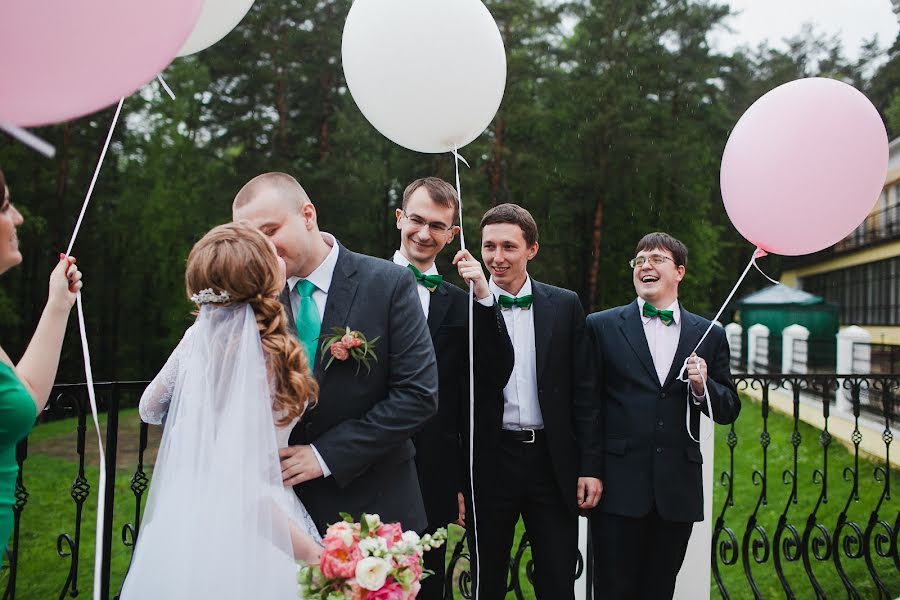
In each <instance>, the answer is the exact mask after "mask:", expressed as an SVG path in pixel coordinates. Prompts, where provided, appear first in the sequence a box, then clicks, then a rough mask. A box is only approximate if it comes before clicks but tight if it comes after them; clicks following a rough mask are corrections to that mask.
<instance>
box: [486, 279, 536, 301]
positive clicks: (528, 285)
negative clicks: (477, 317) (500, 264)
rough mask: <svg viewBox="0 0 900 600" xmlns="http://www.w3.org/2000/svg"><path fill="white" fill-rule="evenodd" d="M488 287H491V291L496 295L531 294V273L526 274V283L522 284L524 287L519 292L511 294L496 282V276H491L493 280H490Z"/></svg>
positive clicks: (515, 296)
mask: <svg viewBox="0 0 900 600" xmlns="http://www.w3.org/2000/svg"><path fill="white" fill-rule="evenodd" d="M488 287H490V289H491V293H492V294H493V295H494V297H499V296H501V295H502V296H512V297H513V298H521V297H522V296H530V295H531V275H528V274H527V273H526V274H525V285H523V286H522V289H521V290H519V293H518V294H510V293H509V292H507V291H506V290H504V289H503V288H502V287H500V286H499V285H497V284H496V283H494V278H493V277H491V280H490V281H489V282H488Z"/></svg>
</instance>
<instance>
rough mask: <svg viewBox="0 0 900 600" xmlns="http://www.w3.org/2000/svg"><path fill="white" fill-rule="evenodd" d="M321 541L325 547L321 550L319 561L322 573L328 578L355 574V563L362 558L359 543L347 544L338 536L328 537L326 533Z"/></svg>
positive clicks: (344, 577) (347, 577)
mask: <svg viewBox="0 0 900 600" xmlns="http://www.w3.org/2000/svg"><path fill="white" fill-rule="evenodd" d="M323 542H324V544H325V549H324V550H323V551H322V558H321V559H320V561H319V567H320V568H321V569H322V575H324V576H325V577H326V578H328V579H334V578H336V577H340V578H341V579H350V578H352V577H353V576H354V575H355V574H356V563H358V562H359V561H360V559H361V558H362V553H361V552H360V551H359V545H358V544H357V543H356V542H353V543H352V544H350V545H349V546H348V545H347V544H346V543H345V541H344V540H343V539H341V538H340V537H337V536H336V537H328V536H327V535H326V536H325V539H324V540H323Z"/></svg>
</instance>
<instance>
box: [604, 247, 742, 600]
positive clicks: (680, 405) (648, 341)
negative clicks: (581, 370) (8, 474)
mask: <svg viewBox="0 0 900 600" xmlns="http://www.w3.org/2000/svg"><path fill="white" fill-rule="evenodd" d="M687 255H688V251H687V248H686V247H685V245H684V244H682V243H681V242H680V241H678V240H676V239H675V238H673V237H672V236H670V235H668V234H665V233H660V232H657V233H651V234H648V235H646V236H644V237H643V238H642V239H641V241H640V242H638V245H637V249H636V250H635V257H634V258H633V259H631V261H630V264H631V267H632V271H633V275H632V277H633V281H634V289H635V291H636V292H637V296H638V297H637V299H636V300H635V301H634V302H632V303H631V304H628V305H626V306H619V307H617V308H611V309H609V310H605V311H603V312H599V313H594V314H592V315H590V316H589V317H588V318H587V326H588V330H589V332H590V334H591V335H590V339H591V340H592V345H593V348H592V354H593V356H594V358H595V363H596V367H595V369H594V376H595V389H596V391H597V395H598V397H599V398H600V401H601V403H602V407H603V414H604V431H603V440H602V447H603V448H604V450H605V462H604V468H603V475H602V478H603V490H604V491H603V499H602V501H601V502H600V506H599V508H598V509H597V510H596V511H594V514H593V516H592V518H591V520H592V528H593V529H592V533H593V540H594V548H595V552H594V558H595V563H594V564H595V573H596V580H595V581H596V583H595V589H596V590H597V597H598V598H616V599H617V600H619V599H621V600H663V599H668V598H671V597H672V594H673V593H674V590H675V578H676V577H677V575H678V571H679V570H680V569H681V564H682V562H683V561H684V555H685V551H686V550H687V545H688V540H689V538H690V537H691V529H692V528H693V524H694V522H695V521H702V520H703V478H702V468H701V467H702V462H703V457H702V455H701V454H700V446H699V444H698V443H697V442H696V441H694V439H699V435H700V433H699V430H700V413H701V412H703V413H707V412H708V411H707V406H706V398H705V394H704V384H703V382H704V380H705V381H706V387H707V389H708V390H709V398H710V404H711V405H712V409H713V416H714V418H715V422H716V423H721V424H728V423H732V422H734V420H735V419H737V416H738V413H739V412H740V409H741V404H740V400H739V399H738V395H737V392H736V390H735V387H734V384H733V383H732V381H731V371H730V370H729V366H728V362H729V356H730V354H729V350H728V341H727V339H726V338H725V331H724V330H723V329H722V328H721V327H713V328H712V330H710V332H709V335H708V336H707V337H706V339H705V340H704V341H703V343H702V344H700V347H699V348H697V352H696V354H691V350H692V349H693V348H694V347H695V346H696V345H697V343H698V342H699V341H700V338H701V337H702V336H703V332H704V331H706V329H707V327H709V321H708V320H706V319H703V318H701V317H698V316H697V315H694V314H692V313H690V312H688V311H687V310H685V309H684V307H683V306H682V305H681V303H680V302H679V301H678V286H679V284H680V283H681V281H682V280H683V279H684V274H685V267H686V265H687ZM689 356H690V358H691V360H690V362H689V368H688V370H687V375H688V378H689V381H690V384H688V383H686V382H683V381H681V380H679V379H678V375H679V372H680V370H681V368H682V365H683V364H684V361H685V359H686V358H688V357H689ZM707 359H708V361H709V364H707ZM686 412H687V414H688V416H689V423H690V428H691V431H692V432H693V433H689V432H688V429H687V427H686V424H685V420H686V419H685V413H686ZM707 416H709V415H707ZM692 437H693V438H694V439H692Z"/></svg>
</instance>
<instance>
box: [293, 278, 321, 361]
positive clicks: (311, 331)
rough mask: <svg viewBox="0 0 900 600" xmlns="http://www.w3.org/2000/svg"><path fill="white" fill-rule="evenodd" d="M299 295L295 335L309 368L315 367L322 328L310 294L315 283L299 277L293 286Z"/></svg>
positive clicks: (314, 302)
mask: <svg viewBox="0 0 900 600" xmlns="http://www.w3.org/2000/svg"><path fill="white" fill-rule="evenodd" d="M294 289H295V290H297V294H298V295H299V296H300V304H299V305H298V306H297V320H296V323H295V325H296V327H297V337H298V338H300V343H301V344H303V346H304V347H305V348H306V356H307V357H308V358H309V368H310V370H314V369H315V365H316V349H317V348H318V347H319V333H320V330H321V329H322V320H321V319H320V318H319V308H318V307H317V306H316V301H315V300H313V297H312V294H313V292H314V291H315V290H316V285H315V284H314V283H312V282H311V281H308V280H306V279H301V280H300V281H298V282H297V285H296V286H294Z"/></svg>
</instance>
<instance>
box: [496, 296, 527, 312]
mask: <svg viewBox="0 0 900 600" xmlns="http://www.w3.org/2000/svg"><path fill="white" fill-rule="evenodd" d="M497 302H498V303H499V304H500V308H512V307H514V306H518V307H519V308H521V309H523V310H528V309H529V308H531V304H532V303H533V302H534V296H532V295H531V294H528V295H527V296H520V297H519V298H513V297H512V296H505V295H503V294H500V297H499V298H497Z"/></svg>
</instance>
